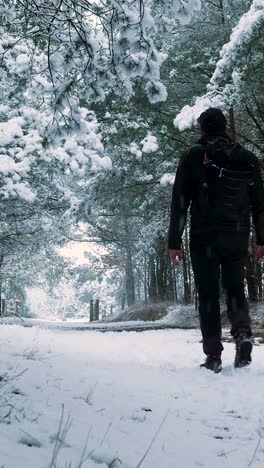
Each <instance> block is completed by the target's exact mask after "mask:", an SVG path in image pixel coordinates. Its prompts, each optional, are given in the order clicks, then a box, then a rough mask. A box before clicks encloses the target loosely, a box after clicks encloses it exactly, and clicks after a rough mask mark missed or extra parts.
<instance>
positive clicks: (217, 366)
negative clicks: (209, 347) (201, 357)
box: [200, 354, 222, 374]
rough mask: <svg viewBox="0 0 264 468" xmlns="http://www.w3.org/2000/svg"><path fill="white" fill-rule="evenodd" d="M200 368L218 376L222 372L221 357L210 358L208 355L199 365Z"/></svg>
mask: <svg viewBox="0 0 264 468" xmlns="http://www.w3.org/2000/svg"><path fill="white" fill-rule="evenodd" d="M200 367H201V368H205V369H209V370H211V371H213V372H214V373H215V374H218V373H219V372H221V370H222V360H221V356H211V355H210V354H208V356H207V358H206V360H205V362H204V363H203V364H201V365H200Z"/></svg>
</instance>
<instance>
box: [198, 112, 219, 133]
mask: <svg viewBox="0 0 264 468" xmlns="http://www.w3.org/2000/svg"><path fill="white" fill-rule="evenodd" d="M198 123H199V125H200V128H201V132H202V133H203V134H206V135H221V134H223V133H225V131H226V118H225V116H224V114H223V112H222V111H221V110H220V109H217V108H215V107H209V109H207V110H206V111H204V112H203V113H202V114H201V115H200V117H199V118H198Z"/></svg>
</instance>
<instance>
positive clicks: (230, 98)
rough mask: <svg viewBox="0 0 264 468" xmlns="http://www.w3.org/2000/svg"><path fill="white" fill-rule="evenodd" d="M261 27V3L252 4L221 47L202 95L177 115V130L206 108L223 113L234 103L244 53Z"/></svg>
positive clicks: (255, 0) (263, 8) (260, 0)
mask: <svg viewBox="0 0 264 468" xmlns="http://www.w3.org/2000/svg"><path fill="white" fill-rule="evenodd" d="M263 26H264V0H253V3H252V5H251V7H250V9H249V11H248V12H247V13H245V14H244V15H243V16H242V17H241V18H240V20H239V22H238V24H237V26H236V27H235V28H234V29H233V31H232V34H231V37H230V40H229V42H228V43H227V44H225V45H224V46H223V48H222V51H221V53H220V57H221V58H220V60H219V61H218V62H217V64H216V68H215V71H214V73H213V76H212V78H211V80H210V83H209V84H208V85H207V92H206V94H205V95H204V96H201V97H199V98H197V99H196V101H195V104H194V105H193V106H185V107H183V109H182V110H181V112H180V113H179V114H178V115H177V117H176V119H175V121H174V124H175V126H176V127H177V128H179V130H185V129H187V128H190V127H192V126H193V125H195V123H196V121H197V118H198V117H199V115H200V114H201V113H202V112H203V111H204V110H205V109H206V108H208V107H219V108H222V109H224V108H226V107H228V106H230V105H232V104H233V103H234V101H235V99H236V97H237V93H236V91H237V90H239V86H240V81H241V76H242V75H243V71H244V68H245V67H246V61H245V59H246V55H247V54H245V50H246V49H247V48H248V47H250V45H251V43H252V41H253V40H255V38H256V37H257V35H258V32H259V31H260V29H261V28H263Z"/></svg>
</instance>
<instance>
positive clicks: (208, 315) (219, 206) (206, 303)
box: [168, 109, 264, 368]
mask: <svg viewBox="0 0 264 468" xmlns="http://www.w3.org/2000/svg"><path fill="white" fill-rule="evenodd" d="M199 123H200V126H201V130H202V138H200V139H199V141H198V142H197V143H196V144H195V145H193V146H192V147H191V148H189V149H188V150H187V151H186V152H185V153H184V154H183V156H182V157H181V160H180V163H179V165H178V169H177V174H176V179H175V183H174V187H173V194H172V203H171V221H170V228H169V236H168V247H169V249H170V256H171V260H172V263H174V264H177V257H178V259H181V257H182V253H181V238H182V233H183V230H184V226H185V222H186V215H187V211H188V207H189V206H190V205H191V210H190V211H191V227H190V251H191V259H192V266H193V271H194V276H195V281H196V284H197V289H198V294H199V312H200V319H201V329H202V334H203V348H204V352H205V354H206V355H207V360H208V359H209V364H208V363H207V361H206V363H207V364H206V367H209V368H214V365H215V363H218V364H217V365H216V368H219V367H220V364H219V363H221V359H220V356H221V352H222V349H223V347H222V344H221V319H220V307H219V284H218V279H219V274H220V266H221V270H222V279H223V285H224V288H225V289H226V294H227V308H228V315H229V319H230V322H231V325H232V329H231V333H232V335H233V336H234V338H235V339H236V343H237V355H236V363H235V364H236V365H237V366H241V365H242V363H244V364H245V363H249V362H250V360H251V357H250V353H251V348H252V344H251V341H250V336H251V329H250V319H249V313H248V303H247V301H246V298H245V294H244V267H245V263H246V259H247V251H248V240H249V233H250V215H251V212H252V215H253V220H254V224H255V229H256V241H257V244H258V246H259V247H258V253H259V257H261V256H264V190H263V184H262V180H261V173H260V167H259V162H258V159H257V157H256V156H255V155H254V154H252V153H251V152H250V151H248V150H247V149H245V148H243V147H242V146H241V145H240V144H239V143H235V142H233V141H232V140H231V139H230V138H229V136H228V135H227V133H226V119H225V117H224V115H223V114H222V112H221V111H220V110H219V109H208V110H207V111H206V112H204V113H203V114H201V116H200V119H199ZM260 246H261V247H260ZM241 337H242V338H241ZM242 342H243V343H246V344H244V345H243V346H244V348H245V349H246V350H247V354H246V355H245V353H244V354H243V347H242V348H241V343H242ZM239 343H240V345H239ZM241 349H242V351H241ZM212 357H215V359H212Z"/></svg>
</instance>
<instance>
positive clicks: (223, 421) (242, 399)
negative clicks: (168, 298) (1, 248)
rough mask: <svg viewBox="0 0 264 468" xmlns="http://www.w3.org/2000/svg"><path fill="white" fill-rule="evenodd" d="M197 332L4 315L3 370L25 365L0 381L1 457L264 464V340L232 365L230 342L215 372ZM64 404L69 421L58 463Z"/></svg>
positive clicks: (33, 463) (13, 464)
mask: <svg viewBox="0 0 264 468" xmlns="http://www.w3.org/2000/svg"><path fill="white" fill-rule="evenodd" d="M199 339H200V334H199V332H198V331H194V330H192V331H190V330H162V331H161V330H160V331H148V332H144V333H134V332H130V333H126V332H123V333H118V334H117V333H111V332H109V333H108V334H102V333H99V332H91V331H90V332H85V331H84V332H83V333H79V332H76V331H69V330H68V331H62V330H43V329H37V328H23V327H19V326H16V325H14V326H8V325H2V326H1V327H0V356H1V359H0V373H3V372H7V373H8V376H9V379H11V378H12V376H16V375H18V374H19V373H21V372H23V371H24V370H25V372H24V373H23V374H22V375H21V376H20V377H19V378H17V380H13V381H12V380H9V382H8V383H5V382H4V384H3V382H2V383H0V419H2V422H1V423H0V467H1V468H2V466H3V467H4V468H47V467H51V466H52V467H56V468H65V467H66V466H67V467H68V466H71V468H77V467H81V466H82V467H83V468H101V467H102V468H106V467H111V468H118V467H119V466H121V467H123V466H124V467H126V468H127V467H129V468H132V467H133V468H136V467H139V466H140V467H141V466H142V467H143V468H194V467H205V468H220V467H221V468H246V467H254V468H263V466H264V441H263V442H262V436H264V404H263V390H264V347H263V346H256V347H255V349H254V363H253V365H252V367H251V368H249V369H243V370H237V371H235V370H233V367H232V361H233V351H234V350H233V345H232V344H229V343H227V344H225V351H224V355H223V359H224V370H223V373H222V374H221V375H214V374H212V373H210V372H208V371H206V370H200V369H199V368H198V365H199V363H200V361H201V360H202V359H203V355H202V353H201V344H200V343H199ZM62 404H63V405H64V420H63V424H62V426H64V424H65V423H66V422H67V416H68V415H69V416H70V418H71V419H72V422H71V426H70V428H69V430H68V433H67V435H66V437H65V439H64V441H62V444H57V445H58V446H61V449H60V450H59V453H58V457H57V460H56V461H55V462H54V464H52V463H51V460H52V453H53V451H54V446H55V441H56V439H57V437H56V434H57V433H58V429H59V422H60V418H61V414H62ZM7 405H10V406H7ZM8 414H9V416H7V415H8ZM3 419H4V421H5V422H3ZM7 422H10V424H7ZM162 422H163V424H162V426H161V427H160V425H161V423H162ZM159 427H160V430H159V433H158V435H157V437H156V439H155V440H154V441H153V444H152V446H151V448H150V450H149V452H148V453H147V454H146V457H145V459H144V460H143V462H142V464H140V460H141V459H142V457H143V456H144V454H145V453H146V452H147V450H148V448H149V447H150V444H151V442H152V440H153V438H154V436H155V434H156V433H157V431H158V429H159ZM85 447H86V452H85V456H84V457H83V458H87V457H88V459H87V460H86V461H85V462H84V463H83V464H82V465H81V464H80V459H81V456H82V452H83V451H84V449H85ZM255 452H256V453H255ZM115 459H116V461H114V460H115ZM118 459H120V460H121V462H122V465H121V464H120V462H119V461H118ZM70 462H71V463H72V464H71V465H69V463H70Z"/></svg>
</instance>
